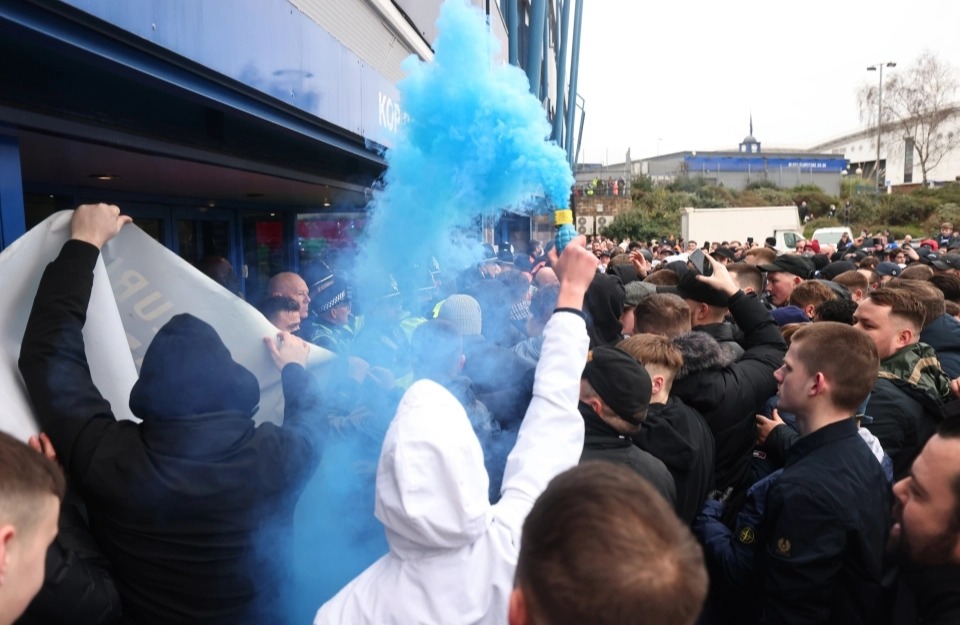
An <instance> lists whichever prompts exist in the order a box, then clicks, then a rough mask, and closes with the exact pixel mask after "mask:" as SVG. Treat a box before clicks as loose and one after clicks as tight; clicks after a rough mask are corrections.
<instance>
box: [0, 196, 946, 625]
mask: <svg viewBox="0 0 960 625" xmlns="http://www.w3.org/2000/svg"><path fill="white" fill-rule="evenodd" d="M128 221H129V218H127V217H124V216H123V215H122V214H121V211H120V209H119V208H117V207H115V206H108V205H103V204H101V205H89V206H81V207H79V208H78V209H77V210H76V211H75V214H74V218H73V223H72V239H71V240H70V241H69V242H67V243H66V244H65V245H64V246H63V249H62V250H61V252H60V255H59V256H58V257H57V259H56V260H54V261H53V262H52V263H50V265H48V266H47V268H46V269H45V271H44V274H43V278H42V280H41V282H40V286H39V289H38V293H37V296H36V300H35V302H34V306H33V310H32V312H31V315H30V318H29V321H28V323H27V327H26V331H25V335H24V339H23V344H22V347H21V353H20V360H19V366H20V370H21V373H22V375H23V378H24V382H25V384H26V387H27V390H28V392H29V395H30V397H31V400H32V402H33V405H34V408H35V411H36V417H37V420H38V425H39V427H40V429H41V430H42V434H40V435H39V436H38V437H35V438H33V439H31V440H30V441H29V443H30V444H29V446H28V445H25V444H23V443H20V442H18V441H15V440H13V439H11V438H10V437H0V556H2V558H0V559H2V566H3V568H2V569H0V625H5V624H6V623H11V622H14V621H15V620H16V619H17V618H18V617H20V613H21V612H23V611H24V610H26V612H25V613H24V614H23V616H22V617H20V619H21V620H20V621H18V622H22V623H57V622H84V623H119V622H125V623H146V624H152V623H174V622H188V623H227V622H229V623H280V622H284V619H285V615H284V611H283V606H281V605H277V604H276V602H275V601H273V599H274V598H275V597H277V588H276V585H277V584H282V583H283V579H284V578H283V575H282V572H283V571H284V569H285V566H286V565H285V562H286V560H285V559H286V558H288V557H289V552H288V549H287V548H286V547H288V545H285V544H284V538H285V537H287V536H288V535H289V534H290V529H291V528H290V525H291V523H292V519H293V509H294V507H295V506H296V504H297V500H298V497H299V495H300V493H301V491H302V490H303V488H304V485H305V483H306V482H307V481H308V480H309V479H310V476H311V475H312V474H313V473H314V472H315V471H317V467H318V465H319V464H320V461H321V458H322V456H323V450H324V445H325V442H327V441H329V439H330V437H334V436H342V435H344V431H345V430H346V429H349V428H345V427H344V423H355V422H356V421H357V419H362V418H363V417H362V416H358V415H363V414H370V413H377V414H380V415H387V416H388V418H389V426H388V427H387V428H386V430H385V433H384V436H383V439H382V449H381V453H380V457H379V462H378V465H377V468H376V474H375V481H376V496H375V501H371V502H370V509H371V511H372V512H373V513H374V514H375V515H376V518H377V519H378V520H379V521H380V523H382V525H383V527H384V531H385V533H386V538H387V543H388V545H389V550H388V552H387V553H386V554H385V555H383V557H381V558H380V559H378V560H377V561H375V562H373V563H372V564H371V565H370V566H369V567H368V568H367V569H366V570H365V571H364V572H362V573H361V574H360V575H358V576H357V577H356V578H355V579H353V580H352V581H349V583H346V585H345V586H344V587H343V588H342V589H341V590H340V591H339V592H338V593H337V594H336V595H335V596H333V597H332V598H329V600H327V601H323V602H321V601H320V600H318V602H317V604H318V605H317V608H318V612H317V614H316V617H315V622H316V623H351V624H353V623H444V624H450V623H510V625H533V624H538V625H539V624H558V623H601V624H608V623H609V624H626V623H636V622H644V623H662V624H664V625H666V624H684V623H686V624H692V623H704V624H714V623H716V624H727V623H730V624H743V623H763V624H773V623H791V624H793V623H796V624H805V623H810V624H813V623H838V624H839V623H844V624H846V623H864V624H866V623H871V624H873V623H876V624H881V623H882V624H889V625H907V624H914V623H927V624H929V623H939V624H946V623H957V622H960V417H958V416H957V414H958V413H960V400H958V397H960V237H958V235H957V233H955V232H954V231H953V227H952V225H951V224H944V225H943V227H942V228H941V232H940V233H939V234H938V235H936V236H934V237H930V238H929V239H924V240H921V241H919V242H914V241H912V240H910V239H909V238H908V239H906V240H901V241H896V240H894V239H893V237H891V236H890V234H889V233H880V234H876V235H873V234H870V233H867V232H863V233H861V236H859V237H857V238H855V239H850V238H849V237H846V238H844V239H841V241H840V242H839V243H838V244H837V245H836V246H830V245H826V244H823V245H821V244H820V242H818V241H809V242H806V241H804V242H802V243H800V244H798V245H797V248H796V249H795V250H792V251H790V252H787V253H780V252H778V251H777V250H776V249H775V245H776V241H775V240H772V239H766V240H764V239H763V238H760V237H758V238H757V239H756V240H754V239H753V238H744V242H740V241H722V242H713V243H707V242H703V243H698V242H695V241H683V240H679V239H677V238H676V237H672V236H666V237H663V238H661V239H657V240H652V241H617V240H611V239H606V238H603V237H594V238H593V239H592V240H590V241H587V240H586V239H584V238H583V237H578V238H577V239H575V240H574V241H573V242H572V243H570V244H568V245H567V246H566V248H565V249H563V250H562V251H559V253H558V250H556V249H554V246H553V244H552V243H549V242H548V243H546V244H544V243H542V242H538V241H531V242H530V244H529V246H528V249H527V250H525V251H524V252H523V253H520V254H516V253H514V252H513V250H512V248H511V247H510V246H508V245H507V244H504V245H502V246H500V250H499V251H496V250H494V249H493V247H492V246H484V248H483V250H484V255H483V256H484V257H483V258H482V259H481V260H480V262H478V263H477V264H476V265H474V266H471V267H468V268H466V269H464V270H462V271H457V272H449V271H441V270H440V267H439V266H437V265H436V264H435V265H434V266H432V267H429V268H423V273H424V275H427V274H429V278H430V279H429V281H409V282H410V283H413V284H417V286H416V287H407V286H406V285H404V286H401V285H399V284H398V283H397V281H396V280H395V279H394V277H392V276H389V275H384V276H382V280H381V281H379V282H378V283H376V284H365V285H353V284H351V283H350V275H349V274H348V273H344V272H340V271H333V270H331V269H330V268H329V267H328V266H326V265H324V264H318V265H316V266H314V267H311V268H309V271H307V270H305V271H304V273H303V275H299V274H297V273H293V272H284V273H281V274H278V275H276V276H274V277H273V278H272V279H271V280H270V283H269V285H268V287H267V292H266V294H265V297H264V298H263V299H262V301H261V302H260V305H259V308H260V310H261V311H262V312H263V314H264V316H265V317H267V318H268V319H269V320H270V321H271V323H273V324H274V325H275V326H276V328H277V332H276V334H275V335H272V336H269V337H266V338H265V339H264V344H265V350H266V351H267V353H268V354H269V355H270V357H271V358H272V359H273V361H274V362H275V364H276V366H277V368H278V369H279V370H280V372H281V376H282V382H283V391H284V398H285V406H284V421H283V425H282V426H275V425H271V424H262V425H260V426H259V427H255V426H254V424H253V421H252V420H251V416H252V414H253V412H255V411H256V407H257V403H258V400H259V390H258V385H257V380H256V378H255V377H254V376H253V374H251V373H250V372H249V371H248V370H247V369H246V368H245V367H243V366H242V365H241V364H240V363H238V362H236V361H235V360H234V359H233V357H232V355H231V354H230V352H229V351H228V350H227V348H226V347H225V346H224V344H223V342H222V341H221V340H220V338H219V337H218V336H217V334H216V332H215V331H214V330H213V328H212V327H210V326H209V325H208V324H207V323H205V322H204V321H203V320H201V319H198V318H196V317H194V316H192V315H190V314H189V313H188V312H187V311H184V314H180V315H177V316H175V317H174V318H173V319H172V320H171V321H169V322H168V323H167V324H166V325H164V326H163V327H162V328H160V330H159V331H158V333H157V335H156V337H155V338H154V341H153V343H152V344H151V345H150V347H149V348H148V351H147V353H146V355H145V357H144V359H143V363H142V367H141V370H140V377H139V380H138V381H137V383H136V385H135V386H134V388H133V390H132V392H131V396H130V407H131V409H132V411H133V413H134V414H135V415H136V416H137V417H139V418H140V419H142V422H141V423H139V424H135V423H133V422H118V421H116V420H115V419H114V417H113V413H112V412H111V409H110V406H109V404H108V403H107V402H106V401H105V400H104V399H103V397H102V396H101V395H100V393H99V392H98V391H97V389H96V386H95V385H94V383H93V381H92V379H91V376H90V371H89V367H88V366H87V362H86V357H85V351H84V342H83V334H82V328H83V324H84V320H85V315H86V305H87V301H88V300H89V297H90V291H91V288H92V285H93V267H94V265H95V263H96V262H97V258H98V256H99V249H100V248H101V247H102V246H103V245H104V244H105V243H106V242H107V241H109V240H110V239H111V238H112V237H113V236H115V235H116V234H117V233H118V232H119V231H120V229H121V228H122V227H123V226H124V224H126V223H127V222H128ZM756 234H763V233H756ZM360 287H362V289H363V293H364V297H363V299H362V301H361V300H360V299H359V297H358V292H359V291H358V289H359V288H360ZM361 305H362V308H361ZM317 348H320V349H325V350H328V351H330V352H332V353H333V354H334V355H335V359H334V361H333V363H332V366H330V367H328V368H327V369H325V370H324V373H323V375H314V374H313V373H311V372H310V371H308V370H307V369H306V368H305V365H306V356H307V353H308V352H309V350H310V349H317ZM391 417H392V418H391ZM8 439H9V440H8ZM29 447H33V449H32V450H31V449H29ZM326 470H330V467H326ZM342 470H345V468H342ZM64 475H65V476H66V478H67V479H66V482H64V479H63V476H64ZM58 519H59V528H60V532H59V534H58V535H56V538H54V535H55V534H57V533H56V531H55V526H56V524H57V522H58ZM350 522H351V521H350V519H344V523H350ZM265 532H266V533H269V535H270V536H273V537H277V538H276V541H275V542H273V543H271V548H270V549H268V550H266V551H265V550H264V549H262V541H261V540H259V537H261V536H262V535H263V534H264V533H265ZM51 541H52V544H51ZM48 545H49V548H48ZM44 556H45V560H46V575H45V576H44V575H43V571H44V562H43V560H44ZM317 566H324V561H323V554H317ZM270 572H276V573H277V574H275V575H274V574H270ZM38 591H39V594H37V595H36V598H33V597H34V595H35V594H36V593H37V592H38ZM31 599H32V601H31ZM321 603H322V605H321Z"/></svg>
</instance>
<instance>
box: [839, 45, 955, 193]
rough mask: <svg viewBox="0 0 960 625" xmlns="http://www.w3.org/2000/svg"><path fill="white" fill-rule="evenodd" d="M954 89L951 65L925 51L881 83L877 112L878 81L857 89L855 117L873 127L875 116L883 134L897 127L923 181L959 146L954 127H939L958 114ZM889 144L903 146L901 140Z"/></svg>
mask: <svg viewBox="0 0 960 625" xmlns="http://www.w3.org/2000/svg"><path fill="white" fill-rule="evenodd" d="M958 92H960V82H958V79H957V70H956V68H955V67H954V66H953V65H950V64H949V63H946V62H944V61H941V60H940V59H939V58H938V57H937V56H936V55H935V54H934V53H932V52H930V51H926V52H924V53H923V54H921V55H920V57H919V58H918V59H917V60H916V61H915V62H914V63H913V65H911V66H909V67H907V68H906V69H904V70H903V71H897V72H891V74H890V77H889V78H888V79H887V80H886V81H885V83H884V84H883V97H882V98H881V99H880V103H879V104H880V107H882V110H878V108H879V107H878V101H877V99H878V96H879V95H880V94H879V85H872V86H867V85H865V86H863V87H861V88H860V90H859V92H858V93H857V102H858V104H859V106H860V119H861V120H863V121H864V122H866V123H868V124H870V125H872V126H876V125H877V115H878V114H879V115H880V122H881V124H882V129H883V132H884V134H887V133H891V132H895V131H901V132H902V135H903V139H910V140H912V141H913V150H914V152H915V153H916V156H917V161H918V162H919V163H920V171H921V172H922V174H923V182H924V183H926V182H927V174H928V173H929V172H930V170H931V169H933V168H934V167H936V166H937V165H938V164H939V163H940V161H941V160H942V159H943V157H944V156H945V155H946V154H948V153H949V152H950V151H951V150H953V149H954V148H957V147H958V146H960V129H953V128H949V129H948V128H946V127H945V126H946V124H945V122H947V121H948V120H949V119H950V118H951V117H952V116H954V115H956V114H958V113H960V103H958V102H957V95H958ZM897 143H898V144H899V142H897ZM891 147H893V148H894V149H897V148H899V149H903V146H902V144H901V145H897V144H895V145H894V146H891ZM875 166H876V167H879V166H880V164H879V163H877V164H876V165H875Z"/></svg>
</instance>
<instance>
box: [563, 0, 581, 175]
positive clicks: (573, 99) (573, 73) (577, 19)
mask: <svg viewBox="0 0 960 625" xmlns="http://www.w3.org/2000/svg"><path fill="white" fill-rule="evenodd" d="M570 1H573V0H570ZM576 2H577V10H576V12H575V13H574V17H573V54H571V56H570V93H569V94H568V95H567V132H568V133H572V132H573V119H574V113H576V110H577V106H576V104H577V77H578V76H579V74H580V27H581V25H582V24H583V2H584V0H576ZM577 143H579V139H578V140H577ZM578 148H579V146H578ZM567 160H568V161H569V162H570V167H572V168H573V169H574V170H576V164H577V161H576V155H575V154H574V148H573V141H568V142H567Z"/></svg>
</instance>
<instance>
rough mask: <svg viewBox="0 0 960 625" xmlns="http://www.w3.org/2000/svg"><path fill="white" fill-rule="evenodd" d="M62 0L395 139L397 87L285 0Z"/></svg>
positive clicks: (372, 136) (310, 109)
mask: <svg viewBox="0 0 960 625" xmlns="http://www.w3.org/2000/svg"><path fill="white" fill-rule="evenodd" d="M63 2H64V4H68V5H71V6H73V7H75V8H77V9H79V10H81V11H83V12H85V13H88V14H89V15H92V16H94V17H96V18H99V19H101V20H103V21H105V22H108V23H110V24H112V25H113V26H115V27H117V28H120V29H122V30H124V31H127V32H129V33H131V34H133V35H135V36H137V37H139V38H142V39H144V40H145V41H148V42H150V43H152V44H155V45H157V46H160V47H162V48H164V49H166V50H168V51H170V52H173V53H175V54H177V55H179V56H181V57H184V58H186V59H189V60H190V61H193V62H194V63H197V64H199V65H201V66H203V67H206V68H208V69H210V70H213V71H215V72H217V73H219V74H222V75H223V76H226V77H228V78H231V79H233V80H236V81H238V82H240V83H243V84H245V85H247V86H249V87H252V88H253V89H256V90H258V91H260V92H262V93H264V94H267V95H269V96H272V97H274V98H276V99H277V100H280V101H282V102H284V103H286V104H288V105H290V106H292V107H295V108H297V109H299V110H301V111H304V112H306V113H309V114H311V115H315V116H316V117H319V118H320V119H322V120H324V121H327V122H329V123H332V124H334V125H336V126H339V127H340V128H343V129H345V130H347V131H349V132H352V133H355V134H357V135H360V136H362V137H364V138H365V139H368V140H370V141H373V142H375V143H378V144H380V145H383V146H387V147H389V146H392V145H393V143H394V140H395V138H396V125H395V124H392V123H388V122H390V121H391V120H392V119H393V118H391V117H390V115H393V117H394V118H395V117H396V116H397V115H402V113H400V112H398V111H397V110H396V107H397V105H396V103H397V102H399V91H398V90H397V88H396V86H395V85H394V84H393V83H391V82H390V81H389V80H387V79H386V78H384V77H383V76H382V75H381V74H380V73H379V72H377V71H376V70H375V69H374V68H372V67H370V66H368V65H366V64H365V63H364V62H363V61H361V60H360V58H359V57H357V56H356V55H355V54H354V53H353V52H351V51H350V50H349V49H348V48H346V47H345V46H344V45H343V44H341V43H340V42H339V41H337V40H336V39H335V38H334V37H333V36H332V35H330V33H328V32H327V31H325V30H324V29H323V28H321V27H320V26H319V25H317V24H316V23H315V22H313V21H312V20H311V19H310V18H309V17H307V16H306V15H304V14H303V13H301V12H300V11H299V10H298V9H297V8H296V7H294V6H293V5H291V4H290V3H289V2H287V1H286V0H203V1H202V2H201V1H198V0H125V1H123V2H117V1H116V0H63ZM387 103H389V104H390V106H386V107H385V104H387Z"/></svg>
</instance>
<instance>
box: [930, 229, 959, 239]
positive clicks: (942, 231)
mask: <svg viewBox="0 0 960 625" xmlns="http://www.w3.org/2000/svg"><path fill="white" fill-rule="evenodd" d="M927 232H929V230H928V231H927ZM940 234H942V235H943V236H945V237H948V236H950V235H951V234H953V228H940Z"/></svg>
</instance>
